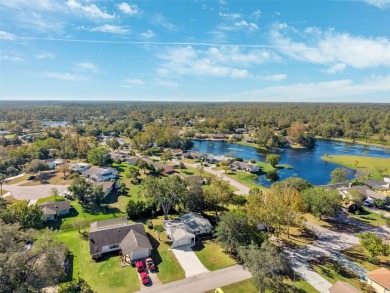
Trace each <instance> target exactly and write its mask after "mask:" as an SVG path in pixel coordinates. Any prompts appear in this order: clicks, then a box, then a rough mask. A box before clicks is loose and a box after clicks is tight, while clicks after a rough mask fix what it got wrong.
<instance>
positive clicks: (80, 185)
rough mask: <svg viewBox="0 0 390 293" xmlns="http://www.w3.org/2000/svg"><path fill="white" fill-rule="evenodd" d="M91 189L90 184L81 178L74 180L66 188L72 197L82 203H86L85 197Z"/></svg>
mask: <svg viewBox="0 0 390 293" xmlns="http://www.w3.org/2000/svg"><path fill="white" fill-rule="evenodd" d="M91 189H92V184H91V182H88V181H86V180H85V179H84V178H82V177H77V178H75V179H74V180H73V182H72V184H71V185H69V187H68V190H69V191H70V192H71V193H72V195H73V196H74V197H76V198H77V199H78V200H80V201H82V202H83V203H86V200H87V197H88V195H89V194H90V192H91Z"/></svg>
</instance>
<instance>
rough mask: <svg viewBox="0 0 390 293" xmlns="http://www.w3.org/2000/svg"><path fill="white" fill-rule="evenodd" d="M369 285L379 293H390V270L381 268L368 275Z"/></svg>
mask: <svg viewBox="0 0 390 293" xmlns="http://www.w3.org/2000/svg"><path fill="white" fill-rule="evenodd" d="M367 284H368V285H371V287H372V288H374V290H375V292H377V293H390V270H388V269H386V268H379V269H376V270H374V271H371V272H369V273H368V274H367Z"/></svg>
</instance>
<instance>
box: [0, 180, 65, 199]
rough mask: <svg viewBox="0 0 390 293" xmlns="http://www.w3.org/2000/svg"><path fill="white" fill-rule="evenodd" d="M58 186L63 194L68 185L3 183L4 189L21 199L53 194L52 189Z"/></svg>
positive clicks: (38, 197)
mask: <svg viewBox="0 0 390 293" xmlns="http://www.w3.org/2000/svg"><path fill="white" fill-rule="evenodd" d="M52 188H57V189H58V191H59V193H60V194H62V193H63V192H65V191H66V190H67V185H53V184H40V185H35V186H19V185H18V184H13V185H3V189H5V190H8V191H9V192H11V195H12V196H13V197H14V198H16V199H19V200H32V199H40V198H44V197H48V196H51V189H52Z"/></svg>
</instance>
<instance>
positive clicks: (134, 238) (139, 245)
mask: <svg viewBox="0 0 390 293" xmlns="http://www.w3.org/2000/svg"><path fill="white" fill-rule="evenodd" d="M120 246H121V249H122V254H130V253H131V252H132V251H142V250H145V249H152V245H151V244H150V241H149V239H148V237H147V236H144V235H141V234H140V233H138V232H137V231H135V230H131V231H130V232H129V233H127V235H126V236H125V238H123V240H122V241H121V244H120Z"/></svg>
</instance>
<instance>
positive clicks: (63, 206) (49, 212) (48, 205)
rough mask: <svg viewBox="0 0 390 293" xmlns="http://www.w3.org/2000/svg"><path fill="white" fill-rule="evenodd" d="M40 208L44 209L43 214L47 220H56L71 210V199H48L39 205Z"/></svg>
mask: <svg viewBox="0 0 390 293" xmlns="http://www.w3.org/2000/svg"><path fill="white" fill-rule="evenodd" d="M39 208H40V209H41V210H42V211H43V216H44V217H45V221H54V220H55V219H57V218H58V217H59V216H64V215H67V214H69V212H70V208H71V205H70V201H68V200H63V201H56V202H52V201H46V202H44V203H43V204H40V205H39Z"/></svg>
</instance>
